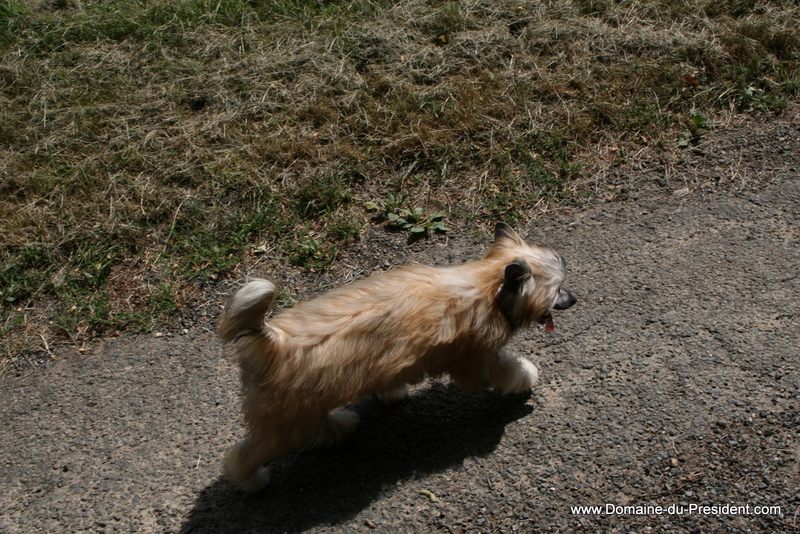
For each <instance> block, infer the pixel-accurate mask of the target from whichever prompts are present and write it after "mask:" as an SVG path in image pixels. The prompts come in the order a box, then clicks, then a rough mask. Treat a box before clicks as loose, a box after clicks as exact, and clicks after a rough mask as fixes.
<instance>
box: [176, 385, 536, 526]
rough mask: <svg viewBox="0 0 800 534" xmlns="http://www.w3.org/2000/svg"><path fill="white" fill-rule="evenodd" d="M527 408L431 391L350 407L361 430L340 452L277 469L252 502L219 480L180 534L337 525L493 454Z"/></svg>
mask: <svg viewBox="0 0 800 534" xmlns="http://www.w3.org/2000/svg"><path fill="white" fill-rule="evenodd" d="M529 398H530V397H529V396H528V395H509V396H502V395H500V394H499V393H496V392H485V393H480V394H475V395H467V394H465V393H463V392H462V391H461V390H459V389H458V388H456V387H454V386H445V385H441V384H435V385H433V386H432V387H430V388H428V389H424V390H422V391H418V392H416V393H414V394H413V395H412V396H411V397H409V398H408V399H406V400H404V401H402V402H400V403H398V404H397V405H394V406H389V407H386V406H383V405H381V404H380V403H378V402H377V401H375V400H365V401H362V402H360V403H359V404H357V405H355V411H357V412H358V413H359V415H361V424H360V425H359V428H358V430H357V431H356V433H355V434H354V435H353V436H351V437H349V438H348V439H347V440H346V441H345V442H344V443H342V444H341V445H338V446H335V447H329V448H321V449H310V450H305V451H302V452H299V453H295V454H292V455H290V456H287V457H286V458H283V459H281V460H279V461H277V462H274V463H273V464H272V480H271V482H270V485H269V486H267V488H266V489H265V490H264V491H262V492H260V493H257V494H245V493H242V492H240V491H238V490H236V489H235V488H234V487H233V486H232V485H231V484H230V483H229V482H227V481H225V480H224V479H219V480H217V481H216V482H214V483H213V484H211V485H210V486H208V487H207V488H206V489H205V490H203V492H202V493H201V494H200V496H199V497H198V499H197V502H196V503H195V505H194V508H193V509H192V510H191V511H190V512H189V515H188V517H187V519H186V521H185V522H184V525H183V527H182V529H181V533H187V534H188V533H189V532H191V533H193V534H198V533H207V532H214V533H240V532H289V533H291V532H302V531H304V530H307V529H309V528H312V527H314V526H318V525H336V524H339V523H342V522H344V521H346V520H347V519H349V518H352V517H353V516H355V515H356V514H358V512H360V511H361V510H363V509H364V508H366V507H367V506H369V505H370V503H372V502H373V501H374V500H375V499H376V498H378V497H379V496H380V495H381V494H382V493H384V492H388V491H395V488H396V486H397V482H398V481H405V480H408V479H413V478H414V477H415V476H417V475H424V474H428V473H435V472H441V471H445V470H447V469H449V468H452V467H454V466H459V465H461V464H462V462H463V461H464V459H466V458H469V457H476V456H477V457H483V456H486V455H488V454H490V453H491V452H492V451H494V450H495V449H496V448H497V446H498V444H499V443H500V440H501V438H502V436H503V433H504V431H505V427H506V425H507V424H509V423H511V422H512V421H515V420H517V419H520V418H522V417H524V416H525V415H527V414H529V413H530V412H531V411H532V408H531V406H530V405H528V404H527V400H528V399H529ZM421 489H423V488H421Z"/></svg>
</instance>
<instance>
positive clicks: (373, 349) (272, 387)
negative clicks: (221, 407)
mask: <svg viewBox="0 0 800 534" xmlns="http://www.w3.org/2000/svg"><path fill="white" fill-rule="evenodd" d="M565 269H566V266H565V263H564V260H563V259H562V258H561V256H559V255H558V254H556V253H555V252H554V251H552V250H550V249H549V248H545V247H537V246H531V245H528V244H526V243H525V242H524V241H523V240H522V239H521V238H520V237H519V236H518V235H517V234H516V233H515V232H514V231H513V230H512V229H511V228H510V227H508V226H507V225H505V224H503V223H500V224H498V225H497V227H496V229H495V240H494V243H493V244H492V246H491V248H490V249H489V252H488V253H487V254H486V256H485V257H484V258H483V259H482V260H479V261H475V262H472V263H467V264H465V265H461V266H460V267H454V268H448V269H435V268H432V267H425V266H412V267H405V268H402V269H399V270H396V271H393V272H387V273H381V274H375V275H372V276H370V277H368V278H366V279H363V280H360V281H356V282H353V283H350V284H348V285H346V286H343V287H340V288H338V289H334V290H332V291H329V292H328V293H325V294H324V295H322V296H320V297H318V298H316V299H313V300H310V301H308V302H303V303H301V304H298V305H297V306H295V307H293V308H291V309H287V310H284V311H283V312H281V313H280V314H278V315H277V316H276V317H275V318H273V319H272V320H271V321H270V322H269V323H264V316H265V315H266V314H267V312H268V311H269V309H270V307H271V306H272V303H273V301H274V300H275V295H276V288H275V285H274V284H273V283H272V282H269V281H267V280H253V281H251V282H249V283H247V284H246V285H245V286H243V287H242V288H241V289H240V290H239V291H238V292H237V293H236V294H235V295H234V296H233V298H232V299H231V301H230V302H229V303H228V305H227V306H226V309H225V311H224V313H223V316H222V320H221V323H220V327H219V330H220V336H221V338H222V341H223V343H225V344H230V345H231V346H232V352H233V354H234V355H235V357H236V359H237V361H238V363H239V365H240V367H241V378H242V385H243V411H244V416H245V420H246V422H247V427H248V431H249V438H248V439H247V440H245V441H241V442H239V443H238V444H237V445H236V446H234V447H233V448H232V449H231V451H230V452H229V453H228V455H227V458H226V460H225V474H226V476H227V477H228V478H229V479H230V480H231V481H233V482H234V483H236V484H238V485H239V486H240V487H241V488H243V489H246V490H251V491H253V490H257V489H259V488H261V487H263V486H264V485H265V484H266V483H267V482H268V480H269V472H268V470H267V468H266V467H264V468H261V467H262V466H264V465H265V464H267V463H269V462H271V461H273V460H275V459H277V458H279V457H281V456H283V455H284V454H286V453H288V452H290V451H291V450H293V449H296V448H298V447H300V446H302V445H304V444H308V443H332V442H335V441H337V440H338V439H340V438H341V437H342V436H344V435H345V434H347V433H348V432H350V431H352V430H353V429H354V428H355V426H356V424H357V423H358V415H357V414H355V413H353V412H350V411H347V410H344V409H341V408H340V407H342V406H345V405H347V404H348V403H352V402H354V401H356V400H358V399H360V398H363V397H365V396H368V395H373V394H375V395H378V396H379V397H380V398H381V399H383V400H384V401H392V400H399V399H402V398H404V397H405V396H406V394H407V388H408V384H415V383H418V382H420V381H421V380H422V379H423V378H424V377H425V376H437V375H441V374H443V373H449V374H450V377H451V378H452V379H453V380H454V381H455V382H456V383H457V384H458V385H459V386H460V387H462V388H463V389H465V390H466V391H470V392H473V391H478V390H481V389H484V388H487V387H495V388H499V389H500V390H502V391H503V392H504V393H516V392H522V391H526V390H528V389H530V388H531V387H532V386H533V385H534V384H535V383H536V381H537V379H538V371H537V369H536V366H534V365H533V364H532V363H531V362H529V361H528V360H526V359H524V358H519V357H518V356H517V355H515V354H514V353H513V352H511V351H509V350H506V349H504V348H503V347H504V346H505V345H506V343H507V342H508V340H509V338H510V337H511V335H512V334H513V333H514V332H515V331H517V330H518V329H520V328H524V327H527V326H529V325H530V324H531V323H541V324H544V325H545V327H546V328H547V329H548V330H552V329H553V318H552V315H551V313H550V312H551V310H553V309H556V310H561V309H566V308H569V307H570V306H572V305H573V304H574V303H575V300H576V299H575V297H573V296H572V294H571V293H570V292H569V291H568V290H567V289H565V288H563V287H561V286H562V284H563V282H564V276H565Z"/></svg>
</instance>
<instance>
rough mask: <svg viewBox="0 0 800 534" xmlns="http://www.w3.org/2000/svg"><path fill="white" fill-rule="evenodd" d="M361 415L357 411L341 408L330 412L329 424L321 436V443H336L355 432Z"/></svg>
mask: <svg viewBox="0 0 800 534" xmlns="http://www.w3.org/2000/svg"><path fill="white" fill-rule="evenodd" d="M359 420H360V417H359V416H358V414H357V413H355V412H351V411H350V410H345V409H344V408H339V409H337V410H333V411H332V412H330V413H329V414H328V420H327V424H326V425H325V428H324V430H323V432H322V435H321V436H320V439H319V442H320V445H335V444H336V443H339V442H340V441H342V440H343V439H344V438H345V437H346V436H347V435H348V434H352V433H353V432H355V430H356V427H357V426H358V422H359Z"/></svg>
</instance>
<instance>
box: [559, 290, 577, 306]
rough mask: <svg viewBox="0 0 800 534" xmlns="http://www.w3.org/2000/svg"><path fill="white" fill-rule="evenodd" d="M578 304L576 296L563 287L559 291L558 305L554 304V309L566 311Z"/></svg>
mask: <svg viewBox="0 0 800 534" xmlns="http://www.w3.org/2000/svg"><path fill="white" fill-rule="evenodd" d="M576 302H578V299H576V298H575V295H573V294H572V292H571V291H570V290H569V289H567V288H564V287H562V288H561V289H559V290H558V299H556V303H555V304H553V309H554V310H566V309H567V308H570V307H572V305H573V304H575V303H576Z"/></svg>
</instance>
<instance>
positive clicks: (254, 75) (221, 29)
mask: <svg viewBox="0 0 800 534" xmlns="http://www.w3.org/2000/svg"><path fill="white" fill-rule="evenodd" d="M798 10H800V8H798V7H797V4H796V2H791V1H789V0H785V1H784V0H770V1H755V0H702V1H701V0H697V1H682V2H677V1H675V2H667V3H664V2H662V1H656V0H640V1H628V0H625V1H622V2H610V1H603V0H598V1H594V0H586V1H584V0H581V1H579V2H573V3H555V4H552V3H551V4H542V3H540V2H528V1H523V0H501V1H494V0H493V1H489V0H485V1H480V2H477V3H475V2H472V3H462V2H457V1H451V2H445V3H442V2H433V1H428V0H358V1H355V2H351V1H345V0H336V1H334V0H329V1H324V0H316V1H311V2H309V1H300V0H273V1H270V2H250V1H240V0H222V1H221V0H214V1H206V0H175V1H170V2H166V1H163V0H138V1H126V2H122V1H116V0H112V1H108V2H94V3H84V4H83V5H82V6H80V7H79V6H78V3H77V2H76V1H74V0H72V1H60V2H50V3H48V2H28V3H25V4H23V3H22V2H16V1H13V0H0V232H2V235H3V240H2V242H0V252H1V253H2V256H1V258H2V259H0V303H1V305H2V322H1V323H0V339H1V340H2V341H1V342H2V346H3V350H4V351H5V352H8V353H13V352H15V351H19V350H21V349H24V348H29V347H35V346H38V345H40V344H41V339H42V337H43V336H44V338H45V339H59V338H61V339H68V340H83V339H88V338H89V337H91V336H93V335H97V334H102V333H104V332H110V331H117V330H122V331H124V330H147V329H149V328H152V327H153V325H154V324H156V323H157V322H158V321H164V320H169V319H170V318H172V317H174V316H175V315H176V314H179V313H180V312H181V310H182V309H184V308H185V306H187V305H188V303H189V302H191V301H192V298H194V296H195V295H196V294H197V289H196V288H197V287H199V286H202V284H203V283H204V281H205V280H208V279H209V278H215V277H218V276H219V275H221V274H225V273H228V272H230V271H231V269H234V268H235V267H236V266H237V265H241V264H242V263H246V262H247V261H250V260H252V259H254V258H255V255H257V254H259V250H261V249H263V247H265V244H268V245H269V248H270V249H271V250H274V251H275V253H276V254H279V255H282V257H283V258H284V259H285V260H286V261H287V263H294V264H296V265H299V266H303V267H306V268H309V269H324V268H326V267H327V266H329V265H330V264H331V263H332V262H334V261H336V257H337V254H338V252H339V251H340V250H341V248H342V247H344V246H347V244H348V243H350V242H352V241H353V240H354V239H356V238H357V236H358V233H359V232H360V230H361V229H362V228H363V227H364V226H366V225H368V224H372V223H371V222H370V218H371V217H372V216H373V215H374V213H370V212H369V210H368V209H367V205H368V204H369V203H370V202H372V203H377V202H378V201H380V200H386V199H389V198H390V195H394V198H400V197H402V196H405V197H406V198H407V199H408V202H409V203H410V205H412V206H413V208H414V209H417V208H418V209H421V210H424V213H430V214H434V213H437V212H438V211H440V210H441V209H442V208H444V212H445V213H444V221H443V224H447V225H448V226H452V223H451V221H459V220H466V219H470V218H476V217H485V218H487V219H488V218H490V219H498V218H502V219H506V220H508V221H509V222H512V223H522V222H524V221H525V220H527V219H528V218H530V217H531V216H532V215H533V214H534V213H536V211H537V210H538V209H540V208H541V206H543V205H547V204H549V203H557V202H562V201H574V200H580V199H585V198H587V197H591V196H592V194H593V189H592V186H591V185H588V184H590V181H589V180H588V179H587V178H588V177H589V176H592V175H594V174H595V171H596V169H597V165H598V164H599V163H598V161H599V159H598V158H597V157H596V155H597V154H598V152H602V150H603V149H604V148H605V147H613V148H614V150H615V154H616V155H617V159H616V160H615V164H618V163H621V162H623V161H628V160H629V158H630V155H631V154H636V153H637V152H638V149H639V148H640V147H641V146H643V145H650V146H655V147H659V146H661V147H664V148H670V147H671V148H677V144H678V140H679V134H680V132H686V135H688V137H686V139H688V140H689V141H691V140H692V139H694V138H696V137H697V136H699V135H702V131H703V130H704V129H705V128H708V127H713V123H714V120H715V117H716V116H718V115H719V114H721V113H726V112H729V111H730V110H736V111H738V112H751V113H781V112H782V111H783V110H785V109H786V108H787V106H788V103H789V102H791V101H794V100H796V99H797V97H798V94H799V93H800V73H799V72H798V64H800V62H799V61H798V54H800V40H799V38H798V35H800V33H799V31H798V30H799V29H800V28H798V26H799V25H800V24H798ZM398 209H399V208H398ZM421 213H422V212H421Z"/></svg>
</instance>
